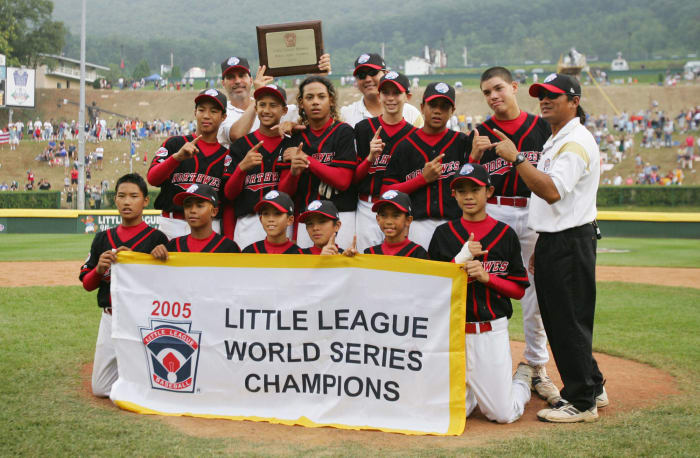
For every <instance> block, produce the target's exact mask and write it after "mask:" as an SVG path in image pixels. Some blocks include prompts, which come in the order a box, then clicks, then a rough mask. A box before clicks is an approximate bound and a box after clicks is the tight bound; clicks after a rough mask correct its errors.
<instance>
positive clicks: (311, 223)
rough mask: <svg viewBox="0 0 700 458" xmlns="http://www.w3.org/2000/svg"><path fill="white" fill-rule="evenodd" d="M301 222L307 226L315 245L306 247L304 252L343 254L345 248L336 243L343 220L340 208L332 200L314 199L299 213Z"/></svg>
mask: <svg viewBox="0 0 700 458" xmlns="http://www.w3.org/2000/svg"><path fill="white" fill-rule="evenodd" d="M299 222H300V223H302V224H304V225H305V226H306V232H307V233H308V234H309V238H310V239H311V240H313V242H314V246H312V247H309V248H304V249H303V250H302V251H303V252H304V254H318V255H334V254H342V253H343V249H342V248H340V247H339V246H338V245H336V243H335V237H336V234H337V233H338V231H339V230H340V226H341V224H342V223H341V222H340V216H339V215H338V209H337V208H336V207H335V205H334V204H333V202H331V201H330V200H314V201H313V202H311V203H310V204H309V206H308V207H306V211H304V213H302V214H301V215H299Z"/></svg>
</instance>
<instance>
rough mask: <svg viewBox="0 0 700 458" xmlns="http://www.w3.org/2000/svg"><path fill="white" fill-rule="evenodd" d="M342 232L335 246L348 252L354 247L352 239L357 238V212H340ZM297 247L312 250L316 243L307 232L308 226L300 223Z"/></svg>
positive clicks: (339, 232)
mask: <svg viewBox="0 0 700 458" xmlns="http://www.w3.org/2000/svg"><path fill="white" fill-rule="evenodd" d="M338 216H340V230H339V231H338V235H336V237H335V244H336V245H338V246H339V247H340V248H342V249H343V250H347V249H348V248H350V246H351V245H352V238H353V237H354V236H355V212H354V211H352V212H340V213H338ZM296 243H297V246H299V248H310V247H312V246H314V242H313V241H312V240H311V237H309V233H308V232H306V225H305V224H303V223H299V227H298V228H297V242H296Z"/></svg>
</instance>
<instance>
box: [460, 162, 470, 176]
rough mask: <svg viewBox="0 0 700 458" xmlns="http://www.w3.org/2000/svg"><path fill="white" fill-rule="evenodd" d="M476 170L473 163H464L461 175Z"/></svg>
mask: <svg viewBox="0 0 700 458" xmlns="http://www.w3.org/2000/svg"><path fill="white" fill-rule="evenodd" d="M473 171H474V166H473V165H471V164H464V165H463V166H462V170H460V171H459V174H460V175H469V174H470V173H472V172H473Z"/></svg>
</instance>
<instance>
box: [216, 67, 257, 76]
mask: <svg viewBox="0 0 700 458" xmlns="http://www.w3.org/2000/svg"><path fill="white" fill-rule="evenodd" d="M237 68H238V69H241V70H243V71H245V72H246V73H247V74H248V75H250V69H249V68H248V67H244V66H243V65H231V66H230V67H229V68H227V69H226V70H224V72H223V73H222V74H221V76H222V77H223V76H224V75H225V74H227V73H228V72H230V71H231V70H234V69H237Z"/></svg>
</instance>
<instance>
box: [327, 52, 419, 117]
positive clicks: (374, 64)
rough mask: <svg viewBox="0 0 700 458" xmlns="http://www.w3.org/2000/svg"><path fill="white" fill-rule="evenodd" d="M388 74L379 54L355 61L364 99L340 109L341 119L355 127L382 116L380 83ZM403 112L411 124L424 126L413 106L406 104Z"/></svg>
mask: <svg viewBox="0 0 700 458" xmlns="http://www.w3.org/2000/svg"><path fill="white" fill-rule="evenodd" d="M386 72H387V68H386V64H385V63H384V59H382V56H380V55H379V54H374V53H370V54H366V53H365V54H361V55H360V56H358V58H357V59H355V71H353V73H352V74H353V76H354V77H355V80H356V81H357V87H358V89H359V90H360V92H362V98H361V99H360V100H358V101H357V102H354V103H351V104H350V105H346V106H344V107H342V108H341V109H340V119H342V120H343V121H344V122H346V123H348V124H350V126H352V127H355V125H356V124H357V123H358V122H360V121H362V120H363V119H367V118H375V117H377V116H379V115H380V114H382V104H381V102H380V100H379V82H380V80H381V78H382V77H383V76H384V75H385V74H386ZM401 112H402V113H403V117H404V118H405V119H406V121H407V122H408V123H409V124H412V125H414V126H416V127H418V128H420V127H422V126H423V118H422V117H421V113H420V111H418V109H417V108H416V107H414V106H413V105H410V104H408V103H406V104H404V106H403V108H402V111H401Z"/></svg>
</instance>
